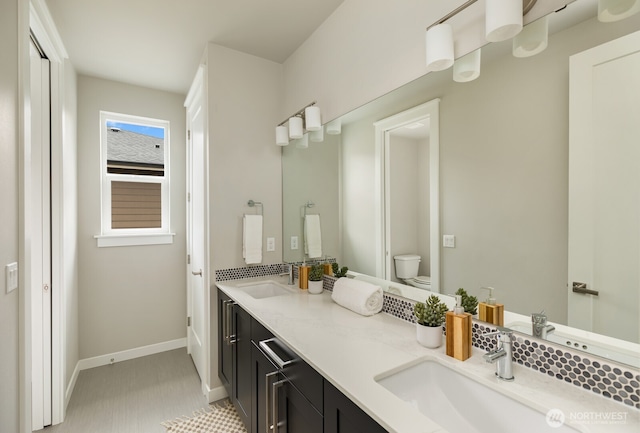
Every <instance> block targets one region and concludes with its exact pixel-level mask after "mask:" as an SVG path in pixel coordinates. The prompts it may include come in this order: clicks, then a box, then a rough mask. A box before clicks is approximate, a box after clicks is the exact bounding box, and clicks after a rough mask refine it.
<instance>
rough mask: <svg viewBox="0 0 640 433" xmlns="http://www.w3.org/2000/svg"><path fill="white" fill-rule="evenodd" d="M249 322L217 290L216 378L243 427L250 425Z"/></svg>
mask: <svg viewBox="0 0 640 433" xmlns="http://www.w3.org/2000/svg"><path fill="white" fill-rule="evenodd" d="M251 320H252V318H251V316H250V315H249V313H247V312H246V311H244V310H243V309H242V308H241V307H240V306H239V305H237V304H236V303H235V302H233V301H232V300H231V299H230V298H229V297H228V296H227V295H225V294H224V293H223V292H222V291H220V290H219V291H218V329H219V330H220V338H218V376H219V377H220V380H221V381H222V383H223V385H224V387H225V389H226V391H227V394H229V397H230V399H231V402H232V403H233V405H234V406H235V408H236V411H237V412H238V415H239V416H240V418H241V419H242V421H243V422H244V424H245V425H246V426H249V423H250V422H251V393H252V389H251Z"/></svg>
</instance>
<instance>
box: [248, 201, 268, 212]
mask: <svg viewBox="0 0 640 433" xmlns="http://www.w3.org/2000/svg"><path fill="white" fill-rule="evenodd" d="M247 205H248V206H249V207H258V206H260V215H263V214H264V206H262V203H261V202H259V201H253V200H249V201H248V202H247ZM256 214H258V210H257V209H256Z"/></svg>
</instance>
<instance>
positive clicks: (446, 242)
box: [442, 235, 456, 248]
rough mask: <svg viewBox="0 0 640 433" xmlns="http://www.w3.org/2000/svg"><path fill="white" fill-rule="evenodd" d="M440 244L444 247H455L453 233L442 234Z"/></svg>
mask: <svg viewBox="0 0 640 433" xmlns="http://www.w3.org/2000/svg"><path fill="white" fill-rule="evenodd" d="M442 246H443V247H445V248H455V247H456V237H455V236H454V235H443V236H442Z"/></svg>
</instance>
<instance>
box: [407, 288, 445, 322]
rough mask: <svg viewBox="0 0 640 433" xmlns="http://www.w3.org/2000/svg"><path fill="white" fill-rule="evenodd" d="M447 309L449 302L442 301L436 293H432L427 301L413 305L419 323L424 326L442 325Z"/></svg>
mask: <svg viewBox="0 0 640 433" xmlns="http://www.w3.org/2000/svg"><path fill="white" fill-rule="evenodd" d="M447 311H449V308H447V304H445V303H444V302H442V301H441V300H440V298H438V297H437V296H436V295H431V296H429V297H428V298H427V301H426V302H416V305H415V306H414V307H413V314H414V315H415V316H416V319H417V320H418V323H419V324H421V325H424V326H431V327H436V326H442V325H443V324H444V321H445V318H446V315H447Z"/></svg>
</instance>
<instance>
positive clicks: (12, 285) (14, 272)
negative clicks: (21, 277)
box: [4, 262, 18, 293]
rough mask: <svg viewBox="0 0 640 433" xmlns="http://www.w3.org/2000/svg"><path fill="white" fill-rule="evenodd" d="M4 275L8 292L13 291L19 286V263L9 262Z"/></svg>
mask: <svg viewBox="0 0 640 433" xmlns="http://www.w3.org/2000/svg"><path fill="white" fill-rule="evenodd" d="M4 276H5V282H6V288H7V293H10V292H13V291H14V290H15V289H17V288H18V263H16V262H13V263H9V264H8V265H6V266H5V268H4Z"/></svg>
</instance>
